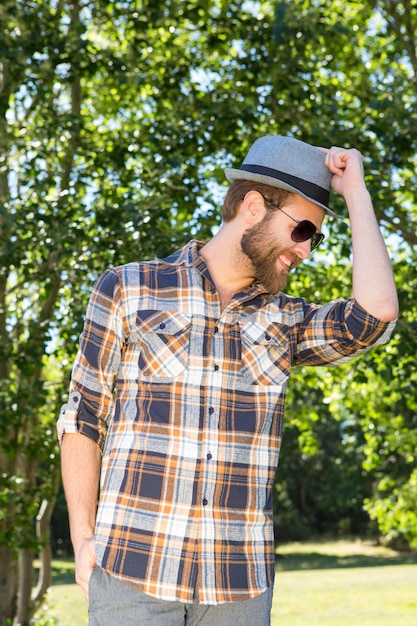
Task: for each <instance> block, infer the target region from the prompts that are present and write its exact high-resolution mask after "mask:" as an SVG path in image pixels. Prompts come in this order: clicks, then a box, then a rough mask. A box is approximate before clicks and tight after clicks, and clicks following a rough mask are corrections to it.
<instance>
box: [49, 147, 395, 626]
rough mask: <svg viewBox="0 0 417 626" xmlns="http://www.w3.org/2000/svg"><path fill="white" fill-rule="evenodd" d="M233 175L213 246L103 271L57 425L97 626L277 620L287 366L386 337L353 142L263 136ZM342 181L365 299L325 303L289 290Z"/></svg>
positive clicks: (382, 265)
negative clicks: (275, 522) (275, 504)
mask: <svg viewBox="0 0 417 626" xmlns="http://www.w3.org/2000/svg"><path fill="white" fill-rule="evenodd" d="M226 176H227V178H228V179H229V180H230V181H231V183H232V184H231V187H230V189H229V191H228V193H227V196H226V199H225V203H224V207H223V224H222V226H221V228H220V229H219V231H218V232H217V234H216V235H215V236H214V237H213V238H212V239H211V240H210V241H209V242H208V243H207V244H206V245H203V244H201V243H199V242H190V243H189V244H188V245H186V246H185V247H184V248H183V249H182V250H180V251H178V252H175V253H174V254H172V255H171V256H170V257H168V258H167V259H165V260H155V261H152V262H147V263H131V264H128V265H125V266H122V267H118V268H114V269H112V270H109V271H107V272H105V273H104V274H103V276H101V277H100V279H99V280H98V281H97V283H96V285H95V287H94V290H93V293H92V296H91V299H90V304H89V307H88V310H87V314H86V320H85V327H84V332H83V335H82V337H81V344H80V349H79V352H78V356H77V359H76V362H75V365H74V370H73V375H72V383H71V392H70V398H69V402H68V405H66V406H65V407H63V411H62V414H61V417H60V420H59V434H60V437H62V472H63V481H64V487H65V492H66V497H67V502H68V509H69V516H70V526H71V536H72V541H73V546H74V552H75V560H76V580H77V582H78V583H79V585H80V586H81V587H82V589H83V590H84V592H85V594H86V597H87V598H88V595H89V600H90V609H89V613H90V624H92V625H93V626H107V625H110V624H111V625H112V626H113V625H114V624H120V625H123V624H136V623H138V624H139V623H142V622H144V623H145V622H146V623H147V624H148V626H153V625H158V626H160V625H165V624H166V625H167V626H176V625H177V624H178V625H180V624H181V625H183V624H187V625H188V626H189V625H190V624H201V625H215V626H223V625H226V624H230V623H233V620H234V623H236V624H239V626H252V625H254V624H256V626H266V625H267V624H269V623H270V608H271V602H272V588H273V582H274V542H273V529H272V513H271V505H272V484H273V479H274V474H275V470H276V466H277V462H278V453H279V448H280V441H281V429H282V417H283V408H284V399H285V391H286V386H287V382H288V377H289V373H290V369H291V367H292V366H293V365H300V364H303V365H320V366H323V365H335V364H338V363H342V362H345V361H347V360H349V359H352V358H353V357H354V356H356V355H358V354H360V353H362V352H364V351H366V350H368V349H369V348H370V347H371V346H372V345H380V344H383V343H384V342H386V341H388V339H389V336H390V334H391V332H392V329H393V327H394V320H395V319H396V317H397V314H398V303H397V295H396V289H395V285H394V280H393V276H392V271H391V266H390V262H389V258H388V255H387V251H386V248H385V245H384V243H383V240H382V237H381V234H380V231H379V228H378V225H377V222H376V219H375V216H374V212H373V208H372V203H371V199H370V196H369V193H368V191H367V189H366V186H365V183H364V176H363V166H362V157H361V154H360V153H359V152H358V151H357V150H354V149H351V150H344V149H341V148H335V147H333V148H331V149H329V150H325V149H319V148H315V147H313V146H310V145H308V144H306V143H304V142H301V141H298V140H296V139H292V138H286V137H277V136H273V137H263V138H261V139H258V141H256V142H255V143H254V145H253V146H252V148H251V149H250V151H249V153H248V155H247V157H246V159H245V160H244V162H243V164H242V166H241V168H240V169H229V170H226ZM331 187H332V188H333V189H334V190H335V191H336V192H337V193H339V194H341V195H342V196H343V197H344V199H345V201H346V204H347V208H348V211H349V217H350V222H351V230H352V246H353V298H352V299H350V300H344V301H343V300H339V301H336V302H332V303H328V304H325V305H323V306H319V305H315V304H308V303H307V302H305V301H304V300H303V299H301V298H292V297H289V296H287V295H285V294H284V293H283V289H284V288H285V285H286V282H287V276H288V273H289V272H290V271H291V269H292V268H294V267H295V266H296V265H297V264H298V263H300V261H302V260H303V259H306V258H308V257H309V255H310V253H311V250H312V249H314V248H315V247H316V246H317V245H318V244H319V243H320V242H321V240H322V238H323V235H322V234H321V233H320V228H321V225H322V221H323V218H324V216H325V214H326V213H327V214H330V215H334V214H333V213H332V211H331V210H330V209H329V207H328V199H329V191H330V188H331ZM100 467H101V485H100V497H99V502H98V510H97V515H96V499H97V493H98V489H99V473H100Z"/></svg>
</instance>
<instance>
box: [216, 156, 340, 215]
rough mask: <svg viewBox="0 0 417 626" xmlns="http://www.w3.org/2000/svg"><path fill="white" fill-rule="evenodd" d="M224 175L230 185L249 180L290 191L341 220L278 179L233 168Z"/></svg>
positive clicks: (227, 169) (325, 207) (225, 171)
mask: <svg viewBox="0 0 417 626" xmlns="http://www.w3.org/2000/svg"><path fill="white" fill-rule="evenodd" d="M224 173H225V175H226V178H227V180H228V181H229V182H230V183H232V182H233V181H234V180H251V181H253V182H255V183H262V184H264V185H269V186H271V187H277V188H278V189H284V190H285V191H291V192H293V193H296V194H297V195H299V196H302V197H303V198H305V199H306V200H309V201H310V202H313V204H316V205H317V206H319V207H321V208H322V209H324V211H325V212H326V213H327V215H331V216H332V217H336V218H337V219H339V220H340V219H343V217H342V216H341V215H338V214H337V213H335V212H334V211H332V210H331V209H329V207H328V206H326V205H325V204H322V203H321V202H319V201H318V200H315V199H314V198H311V197H310V196H307V195H306V194H304V193H303V192H302V191H300V190H299V189H297V188H296V187H293V186H292V185H289V184H288V183H286V182H284V181H282V180H279V179H278V178H274V177H272V176H267V175H265V174H257V173H255V172H245V171H244V170H237V169H233V168H226V169H225V170H224Z"/></svg>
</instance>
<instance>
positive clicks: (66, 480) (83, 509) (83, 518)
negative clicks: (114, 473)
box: [61, 434, 101, 555]
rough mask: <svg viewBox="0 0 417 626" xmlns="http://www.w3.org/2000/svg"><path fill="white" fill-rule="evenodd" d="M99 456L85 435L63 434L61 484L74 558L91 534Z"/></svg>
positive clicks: (98, 474) (94, 511)
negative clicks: (65, 502) (66, 507)
mask: <svg viewBox="0 0 417 626" xmlns="http://www.w3.org/2000/svg"><path fill="white" fill-rule="evenodd" d="M100 459H101V453H100V449H99V448H98V446H97V445H96V444H95V443H94V441H92V440H91V439H88V438H87V437H85V436H84V435H80V434H66V435H64V437H63V440H62V446H61V468H62V481H63V485H64V491H65V496H66V500H67V506H68V515H69V521H70V530H71V540H72V544H73V547H74V553H75V554H76V555H77V553H78V552H79V550H80V548H81V546H82V544H83V542H84V541H85V540H87V539H91V537H92V536H93V534H94V527H95V520H96V511H97V497H98V489H99V480H100Z"/></svg>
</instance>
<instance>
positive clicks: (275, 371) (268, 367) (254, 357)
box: [240, 321, 291, 386]
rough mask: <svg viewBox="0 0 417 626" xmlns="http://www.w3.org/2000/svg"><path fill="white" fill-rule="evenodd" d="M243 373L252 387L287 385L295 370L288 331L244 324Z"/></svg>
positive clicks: (277, 326)
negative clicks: (292, 366) (291, 370)
mask: <svg viewBox="0 0 417 626" xmlns="http://www.w3.org/2000/svg"><path fill="white" fill-rule="evenodd" d="M240 336H241V340H242V370H241V373H242V375H243V376H244V378H245V379H246V381H247V382H248V383H249V384H251V385H264V386H266V385H283V384H285V383H286V382H287V380H288V377H289V375H290V369H291V358H290V347H289V340H288V335H287V332H286V327H283V326H282V325H280V324H267V325H265V324H262V323H259V322H256V321H249V322H244V323H241V324H240Z"/></svg>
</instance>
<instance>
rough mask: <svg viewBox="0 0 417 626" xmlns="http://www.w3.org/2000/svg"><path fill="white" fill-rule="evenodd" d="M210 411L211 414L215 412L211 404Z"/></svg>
mask: <svg viewBox="0 0 417 626" xmlns="http://www.w3.org/2000/svg"><path fill="white" fill-rule="evenodd" d="M208 412H209V415H213V413H214V408H213V407H212V406H211V407H210V408H209V410H208Z"/></svg>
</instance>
